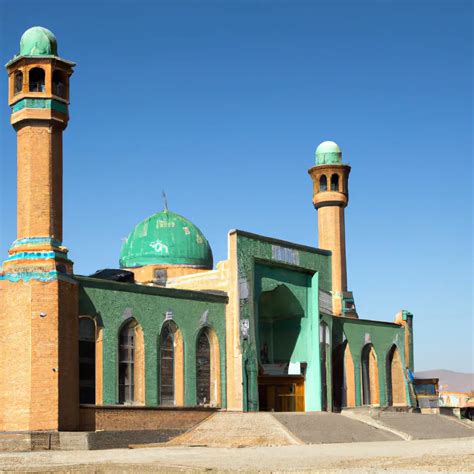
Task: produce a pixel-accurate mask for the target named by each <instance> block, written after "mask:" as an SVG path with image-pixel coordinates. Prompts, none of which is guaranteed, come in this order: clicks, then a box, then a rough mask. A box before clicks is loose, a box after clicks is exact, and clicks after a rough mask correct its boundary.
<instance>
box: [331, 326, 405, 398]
mask: <svg viewBox="0 0 474 474" xmlns="http://www.w3.org/2000/svg"><path fill="white" fill-rule="evenodd" d="M332 320H333V326H332V328H333V329H332V343H333V350H334V349H335V348H337V346H339V345H340V344H342V343H343V338H344V335H345V337H346V339H347V342H348V344H349V348H350V351H351V355H352V359H353V361H354V374H355V392H356V405H357V406H361V405H362V382H361V355H362V349H363V347H364V346H365V344H367V343H371V344H372V345H373V346H374V350H375V354H376V356H377V367H378V372H379V386H380V405H381V406H384V405H386V404H387V384H386V380H387V378H386V360H387V354H388V352H389V351H390V348H391V347H392V345H393V344H395V345H396V346H397V348H398V351H399V354H400V358H401V361H402V366H403V367H407V366H408V363H409V361H406V360H405V338H404V336H405V333H404V328H403V327H401V326H398V325H397V324H393V323H388V322H381V321H368V320H363V319H348V318H347V319H346V318H338V317H335V318H332ZM405 394H406V399H407V400H410V396H409V391H408V384H407V383H406V382H405Z"/></svg>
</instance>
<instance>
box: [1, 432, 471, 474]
mask: <svg viewBox="0 0 474 474" xmlns="http://www.w3.org/2000/svg"><path fill="white" fill-rule="evenodd" d="M473 448H474V438H470V439H469V438H463V439H447V440H421V441H376V442H372V443H341V444H313V445H294V446H278V447H258V448H240V449H239V448H191V447H183V446H176V447H164V448H148V449H111V450H105V451H87V452H84V451H82V452H81V451H46V452H28V453H2V454H0V470H3V471H6V470H8V471H12V470H13V471H15V470H16V471H22V472H28V471H30V472H31V471H34V472H45V471H49V472H71V471H74V472H96V473H112V472H114V473H117V472H120V473H121V474H128V473H132V472H133V473H137V472H157V471H160V472H167V473H175V472H199V471H203V470H216V471H219V472H222V471H237V470H240V471H245V472H275V471H313V472H314V471H318V472H332V473H334V472H344V471H345V472H351V473H352V472H359V473H362V472H381V471H384V472H385V471H390V472H407V471H420V470H421V471H425V472H426V471H430V472H433V471H438V472H439V471H442V472H472V471H473V470H474V462H473V458H474V449H473Z"/></svg>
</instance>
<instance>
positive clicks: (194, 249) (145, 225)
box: [120, 209, 213, 270]
mask: <svg viewBox="0 0 474 474" xmlns="http://www.w3.org/2000/svg"><path fill="white" fill-rule="evenodd" d="M145 265H184V266H191V267H194V268H204V269H209V270H211V269H212V265H213V257H212V250H211V247H210V245H209V242H208V241H207V239H206V238H205V237H204V235H203V233H202V232H201V231H200V230H199V229H198V228H197V227H196V226H195V225H194V224H193V223H192V222H191V221H189V220H188V219H186V218H185V217H183V216H180V215H179V214H176V213H174V212H171V211H168V210H167V209H166V210H164V211H162V212H157V213H156V214H153V215H152V216H150V217H148V218H147V219H145V220H143V221H142V222H140V223H138V224H137V225H136V226H135V228H134V229H133V230H132V232H130V235H129V236H128V238H127V240H126V241H125V242H124V244H123V246H122V250H121V251H120V267H121V268H135V267H143V266H145Z"/></svg>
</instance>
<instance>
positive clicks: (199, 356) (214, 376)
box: [196, 326, 221, 407]
mask: <svg viewBox="0 0 474 474" xmlns="http://www.w3.org/2000/svg"><path fill="white" fill-rule="evenodd" d="M220 381H221V368H220V348H219V339H218V337H217V334H216V331H215V330H214V328H212V327H210V326H206V327H204V328H203V329H202V330H201V331H199V333H198V336H197V339H196V397H197V404H198V405H210V406H214V407H216V406H220V405H221V384H220Z"/></svg>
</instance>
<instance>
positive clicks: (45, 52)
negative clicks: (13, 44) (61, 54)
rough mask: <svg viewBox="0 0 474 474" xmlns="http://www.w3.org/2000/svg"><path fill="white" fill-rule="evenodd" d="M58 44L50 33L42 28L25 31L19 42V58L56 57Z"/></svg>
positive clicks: (34, 27)
mask: <svg viewBox="0 0 474 474" xmlns="http://www.w3.org/2000/svg"><path fill="white" fill-rule="evenodd" d="M57 54H58V43H57V41H56V37H55V36H54V35H53V33H51V31H49V30H47V29H46V28H43V27H42V26H33V27H32V28H29V29H28V30H26V31H25V32H24V33H23V35H22V37H21V40H20V55H21V56H57Z"/></svg>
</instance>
